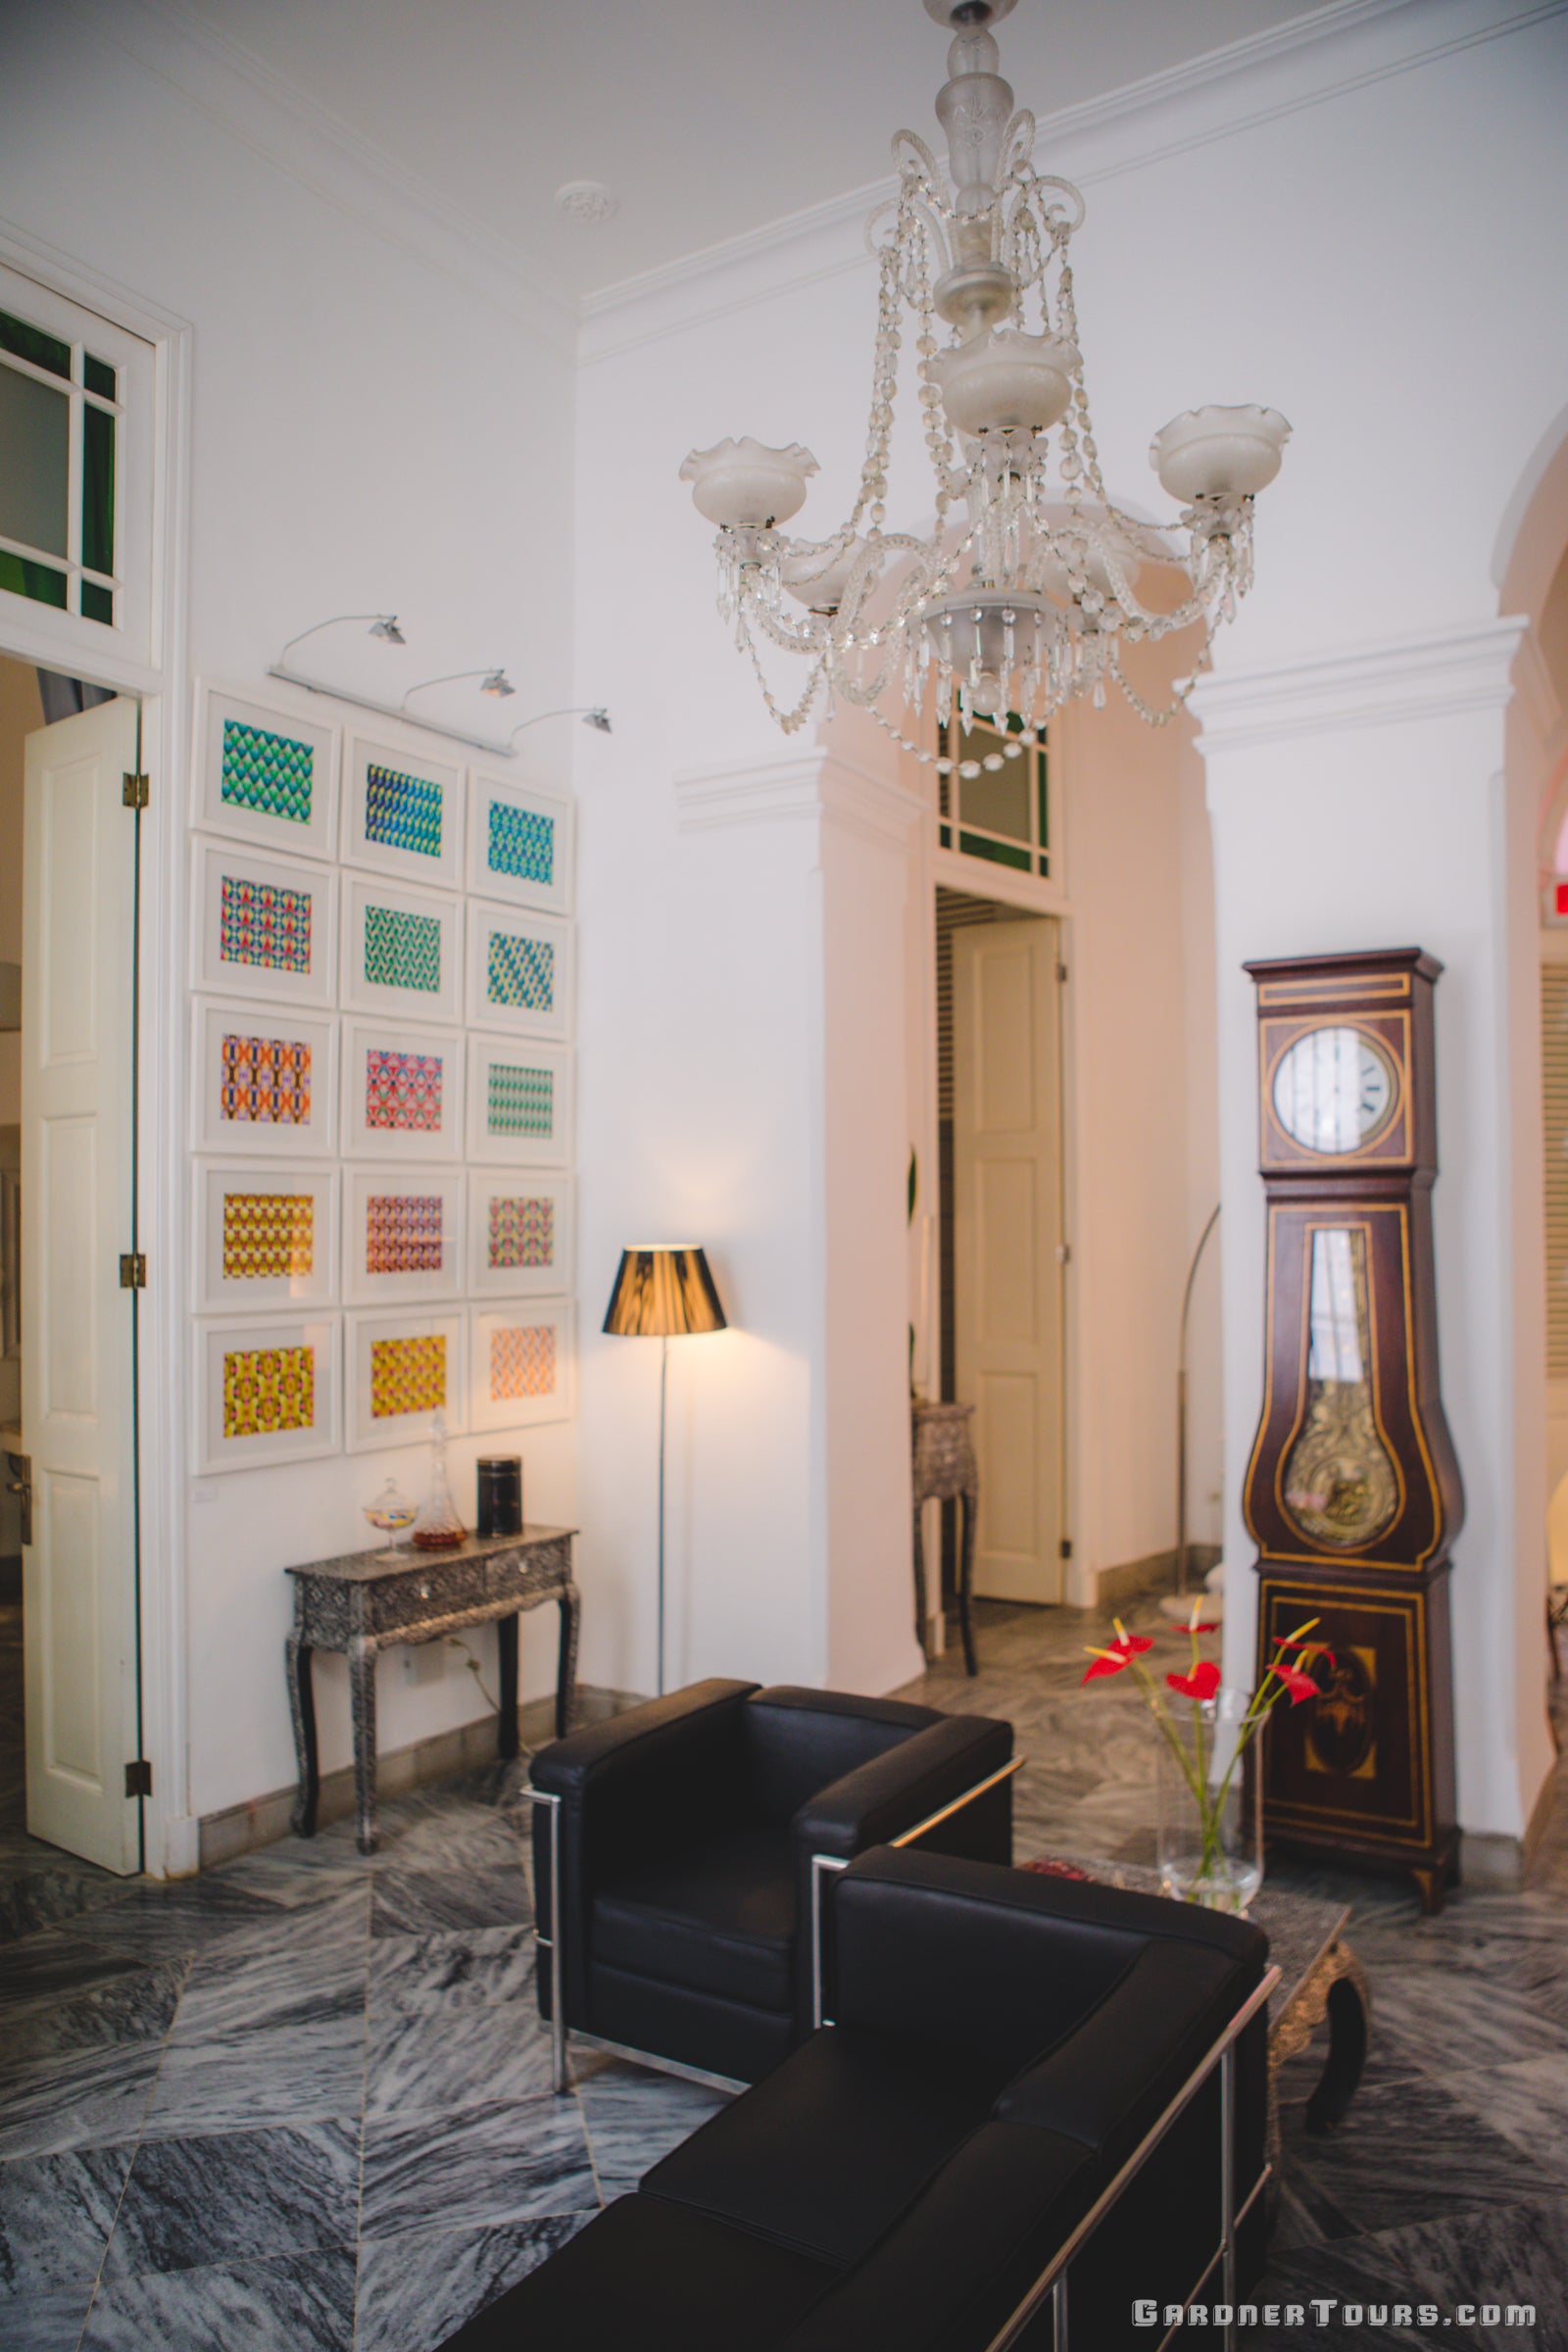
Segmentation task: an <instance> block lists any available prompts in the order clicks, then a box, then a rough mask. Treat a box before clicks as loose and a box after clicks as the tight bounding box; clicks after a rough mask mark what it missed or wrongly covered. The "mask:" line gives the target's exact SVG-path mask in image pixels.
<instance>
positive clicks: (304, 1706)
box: [285, 1634, 321, 1838]
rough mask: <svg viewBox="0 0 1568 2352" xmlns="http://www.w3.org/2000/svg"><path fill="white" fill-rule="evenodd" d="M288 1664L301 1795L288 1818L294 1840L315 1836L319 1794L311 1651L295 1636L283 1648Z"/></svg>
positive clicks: (319, 1780) (289, 1709) (291, 1636)
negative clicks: (295, 1838)
mask: <svg viewBox="0 0 1568 2352" xmlns="http://www.w3.org/2000/svg"><path fill="white" fill-rule="evenodd" d="M285 1655H286V1657H287V1660H288V1711H289V1714H290V1715H291V1716H292V1718H293V1721H294V1753H295V1756H296V1758H297V1759H298V1762H299V1768H300V1792H299V1796H298V1797H297V1799H296V1800H295V1805H294V1810H293V1812H292V1813H291V1814H290V1815H289V1820H290V1822H291V1824H292V1825H293V1829H294V1834H295V1836H296V1837H297V1838H314V1837H315V1836H316V1808H317V1803H318V1801H319V1797H320V1793H321V1768H320V1763H319V1755H318V1750H317V1744H316V1688H315V1682H314V1678H313V1676H312V1673H311V1650H310V1647H309V1645H308V1644H307V1643H306V1642H302V1641H301V1640H300V1638H299V1636H298V1635H297V1634H290V1636H289V1638H288V1642H287V1643H286V1645H285Z"/></svg>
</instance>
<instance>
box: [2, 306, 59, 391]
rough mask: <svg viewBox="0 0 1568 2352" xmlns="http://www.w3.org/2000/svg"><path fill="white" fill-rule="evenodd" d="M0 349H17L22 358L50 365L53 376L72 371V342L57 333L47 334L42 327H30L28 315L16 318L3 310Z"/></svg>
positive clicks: (38, 364) (43, 366) (37, 364)
mask: <svg viewBox="0 0 1568 2352" xmlns="http://www.w3.org/2000/svg"><path fill="white" fill-rule="evenodd" d="M0 351H14V352H15V353H16V355H17V357H18V359H19V360H30V361H31V362H32V364H33V366H34V367H35V368H48V370H49V372H50V374H51V375H64V376H67V377H69V376H70V374H71V345H70V344H69V343H62V342H61V341H60V338H59V337H58V335H46V334H45V333H44V331H43V329H42V327H41V326H29V325H28V324H27V321H26V320H25V319H14V318H13V317H12V315H11V313H10V312H9V311H0Z"/></svg>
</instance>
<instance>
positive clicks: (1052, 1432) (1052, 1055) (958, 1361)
mask: <svg viewBox="0 0 1568 2352" xmlns="http://www.w3.org/2000/svg"><path fill="white" fill-rule="evenodd" d="M936 977H937V1107H938V1134H939V1146H940V1157H941V1165H940V1179H941V1184H940V1201H939V1213H938V1235H939V1267H940V1322H941V1333H942V1393H943V1396H944V1397H950V1398H953V1399H955V1400H956V1401H957V1402H959V1403H963V1404H969V1405H972V1406H973V1407H974V1422H973V1429H974V1444H975V1454H976V1458H977V1461H978V1465H979V1478H980V1509H979V1517H978V1528H977V1536H976V1545H975V1567H974V1590H975V1592H976V1593H977V1594H980V1595H983V1596H985V1597H989V1598H994V1599H1002V1600H1010V1601H1021V1602H1026V1603H1031V1604H1036V1605H1039V1604H1047V1603H1052V1602H1055V1601H1059V1600H1060V1599H1061V1598H1062V1596H1063V1591H1064V1574H1065V1552H1064V1548H1063V1547H1064V1544H1065V1542H1066V1479H1065V1468H1066V1446H1065V1401H1066V1399H1065V1272H1066V1262H1067V1258H1066V1249H1065V1244H1064V1241H1063V1199H1062V1187H1063V1152H1062V1084H1061V1049H1062V1035H1061V994H1060V992H1061V982H1062V977H1063V973H1062V963H1061V948H1060V936H1059V924H1058V922H1057V920H1056V918H1055V917H1054V916H1052V915H1046V914H1030V913H1027V912H1024V911H1022V910H1020V909H1019V908H1018V907H1011V906H1007V905H1005V904H1003V903H1001V902H999V901H997V900H993V899H987V898H982V897H980V896H977V895H971V894H969V893H964V892H958V891H954V890H949V889H946V888H943V887H940V886H939V887H938V889H937V892H936ZM955 1573H956V1514H955V1513H954V1511H953V1509H952V1506H948V1508H947V1510H946V1511H945V1514H944V1530H943V1575H944V1585H945V1587H951V1585H952V1582H953V1579H954V1576H955Z"/></svg>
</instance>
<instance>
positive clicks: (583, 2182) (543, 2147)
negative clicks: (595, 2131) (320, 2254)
mask: <svg viewBox="0 0 1568 2352" xmlns="http://www.w3.org/2000/svg"><path fill="white" fill-rule="evenodd" d="M598 2204H599V2197H598V2192H597V2190H596V2189H595V2186H594V2176H593V2167H592V2165H591V2163H590V2162H589V2157H588V2139H587V2134H586V2132H585V2131H584V2130H583V2122H582V2117H581V2115H580V2114H579V2112H578V2108H577V2102H576V2101H575V2099H558V2098H556V2097H555V2096H554V2095H553V2094H552V2093H550V2092H548V2091H547V2092H545V2093H544V2094H543V2096H541V2097H538V2098H531V2099H520V2100H509V2101H505V2102H498V2103H493V2104H490V2105H486V2106H482V2107H466V2108H463V2109H462V2110H461V2111H460V2112H459V2113H457V2114H455V2115H446V2116H442V2115H421V2116H417V2117H413V2118H410V2119H409V2120H407V2121H403V2120H401V2119H394V2118H390V2117H382V2118H375V2117H370V2118H368V2120H367V2123H366V2127H365V2167H364V2175H363V2185H362V2190H361V2204H360V2233H361V2236H362V2237H366V2238H371V2237H395V2236H399V2235H401V2234H402V2233H403V2232H404V2231H406V2230H410V2229H431V2228H441V2227H444V2228H446V2229H462V2228H465V2227H467V2226H470V2225H477V2224H479V2223H486V2222H513V2221H529V2220H533V2219H535V2218H536V2217H537V2216H539V2215H541V2214H551V2213H591V2212H593V2211H595V2210H596V2209H597V2207H598Z"/></svg>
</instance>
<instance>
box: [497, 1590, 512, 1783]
mask: <svg viewBox="0 0 1568 2352" xmlns="http://www.w3.org/2000/svg"><path fill="white" fill-rule="evenodd" d="M496 1647H497V1648H498V1650H499V1651H500V1653H501V1719H500V1722H499V1724H498V1725H497V1728H496V1754H497V1755H498V1756H499V1757H500V1758H501V1760H502V1762H503V1763H504V1764H508V1763H510V1762H511V1761H512V1758H513V1757H514V1756H515V1754H516V1752H517V1620H516V1618H515V1616H512V1617H498V1618H497V1619H496Z"/></svg>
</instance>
